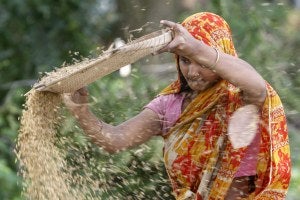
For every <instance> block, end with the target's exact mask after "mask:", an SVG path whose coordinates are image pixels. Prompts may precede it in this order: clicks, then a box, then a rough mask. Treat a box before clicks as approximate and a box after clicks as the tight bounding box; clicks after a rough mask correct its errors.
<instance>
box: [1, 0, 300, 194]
mask: <svg viewBox="0 0 300 200" xmlns="http://www.w3.org/2000/svg"><path fill="white" fill-rule="evenodd" d="M158 7H159V8H161V9H164V10H163V11H161V12H159V11H160V10H157V8H158ZM153 10H155V11H156V10H157V12H156V13H155V16H156V17H155V16H153ZM199 11H212V12H216V13H218V14H220V15H222V16H223V17H224V18H225V19H226V20H227V21H228V23H229V24H230V25H231V28H232V32H233V36H234V40H235V45H236V48H237V50H238V52H239V56H240V57H242V58H244V59H245V60H247V61H248V62H250V63H251V64H252V65H253V66H255V67H256V69H257V70H258V71H259V72H260V73H261V74H262V76H263V77H264V78H265V79H266V80H267V81H269V82H270V83H271V84H272V85H273V86H274V87H275V88H276V90H277V91H278V92H279V94H280V96H281V98H282V101H283V103H284V106H285V107H286V113H287V116H288V121H289V133H290V140H291V151H292V161H293V171H292V173H293V177H292V182H291V187H290V191H289V193H288V199H297V198H296V195H297V194H298V192H299V191H300V188H299V185H300V171H299V168H300V159H299V156H297V155H298V153H299V152H300V149H299V147H298V146H299V145H298V144H299V143H300V136H299V121H300V113H299V111H300V106H299V105H300V104H299V95H300V91H299V86H300V75H299V73H300V68H299V66H300V57H299V52H300V35H299V30H300V20H299V19H300V14H299V12H300V11H299V10H297V9H295V8H293V7H292V6H291V5H290V4H289V1H276V0H275V1H258V0H250V1H239V0H232V1H220V0H212V1H199V2H196V3H195V6H194V7H193V8H187V7H184V6H183V4H182V3H179V1H175V0H174V1H173V0H162V1H157V2H153V1H150V0H145V1H138V0H131V1H126V2H125V1H122V0H111V1H110V0H86V1H80V0H58V1H50V0H43V1H41V0H23V1H21V0H0V199H4V200H6V199H8V200H11V199H22V198H21V196H20V192H21V188H20V184H18V182H20V180H19V177H18V176H17V164H16V162H15V155H14V145H15V140H16V138H17V134H18V128H19V117H20V115H21V111H22V108H23V107H22V104H24V96H23V95H24V94H25V93H26V92H27V91H28V90H30V88H31V85H32V84H33V83H34V82H35V81H36V80H37V79H38V78H39V77H40V76H41V75H42V74H40V72H47V71H51V70H52V69H53V68H54V67H58V66H60V65H61V64H62V63H63V62H67V63H71V62H73V61H74V60H76V59H80V57H81V56H83V57H92V56H95V55H98V54H99V53H101V50H102V49H105V48H106V47H107V46H108V45H109V44H110V43H112V42H113V40H114V38H116V37H122V38H123V39H125V40H126V39H128V37H129V36H131V32H129V30H133V29H136V28H139V27H142V26H143V25H144V24H146V22H148V21H154V22H153V24H152V25H151V26H147V27H145V28H144V29H143V30H144V31H145V32H146V31H148V32H149V31H152V30H154V29H158V28H159V25H158V20H159V19H163V18H164V19H170V20H173V21H182V19H184V18H185V17H186V16H188V15H190V14H192V13H194V12H199ZM145 32H143V31H142V32H140V33H139V32H135V34H136V35H138V34H144V33H145ZM97 47H98V48H97ZM77 52H79V53H77ZM166 60H170V58H168V57H167V58H165V59H164V60H163V61H164V62H165V61H166ZM152 61H153V62H155V63H157V60H155V59H153V60H152V59H150V62H152ZM158 61H161V60H158ZM145 64H151V63H147V62H142V61H141V62H137V63H135V64H134V65H133V67H134V68H133V69H134V70H133V73H132V74H131V76H130V77H127V78H121V77H119V75H118V73H113V74H111V75H109V76H107V77H105V78H103V79H101V80H98V81H97V82H95V83H93V84H91V85H90V86H89V90H90V93H91V96H92V98H91V101H92V105H93V107H92V108H93V109H94V112H95V113H96V114H97V115H98V116H99V117H101V118H103V119H105V121H107V122H110V123H112V124H117V123H120V122H122V121H124V120H125V119H128V118H129V117H131V116H134V115H135V114H137V113H138V112H139V111H140V110H141V109H142V107H143V105H145V104H146V103H147V102H149V101H150V100H151V99H152V98H153V97H154V96H155V94H157V93H158V92H159V91H160V90H161V89H162V88H163V87H164V86H165V85H166V84H167V82H168V81H169V80H161V79H160V78H158V77H159V76H156V75H154V74H150V75H149V74H144V73H143V72H142V69H143V65H145ZM65 115H66V118H65V119H64V121H63V125H62V127H61V129H62V130H61V132H62V134H67V135H68V137H70V141H72V142H76V143H78V145H79V146H82V145H83V144H86V143H89V141H88V140H86V139H85V138H84V137H83V134H82V133H81V130H80V129H79V128H78V127H76V126H74V125H75V124H76V123H75V121H74V119H73V118H72V117H71V116H69V115H68V114H67V112H66V113H65ZM161 148H162V140H161V139H160V138H158V137H157V138H156V137H155V138H154V139H153V140H151V141H149V142H148V143H147V144H145V145H141V146H140V147H137V148H135V149H132V150H129V151H126V152H123V153H120V154H117V155H113V156H111V155H108V154H106V153H105V152H104V151H102V150H101V149H99V148H96V147H95V146H93V145H92V144H91V145H90V149H88V150H87V152H86V155H89V156H86V157H85V158H86V159H87V162H89V163H90V164H91V165H92V164H99V166H103V169H110V168H112V169H113V170H110V171H105V173H104V172H102V173H98V172H99V171H97V173H98V175H96V174H95V177H99V178H101V179H103V181H104V182H105V184H106V185H107V186H109V188H110V190H108V191H107V193H106V194H103V195H104V196H102V199H107V198H108V196H109V195H112V194H113V195H114V197H116V198H117V199H126V198H125V197H128V196H132V198H133V199H134V198H136V199H170V198H171V197H170V196H169V195H170V193H171V189H170V187H169V182H168V180H167V175H166V173H165V171H164V167H163V163H162V160H161ZM74 155H75V156H76V152H75V153H74ZM90 158H94V160H93V159H90ZM124 172H128V173H124ZM129 172H130V173H129ZM105 195H107V196H105Z"/></svg>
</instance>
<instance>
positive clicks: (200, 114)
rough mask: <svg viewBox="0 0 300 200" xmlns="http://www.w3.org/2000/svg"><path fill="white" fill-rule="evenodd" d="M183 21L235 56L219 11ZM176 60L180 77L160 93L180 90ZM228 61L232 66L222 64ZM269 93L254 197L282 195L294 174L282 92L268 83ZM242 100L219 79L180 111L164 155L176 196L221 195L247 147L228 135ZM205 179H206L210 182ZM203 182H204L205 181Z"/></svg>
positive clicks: (194, 32)
mask: <svg viewBox="0 0 300 200" xmlns="http://www.w3.org/2000/svg"><path fill="white" fill-rule="evenodd" d="M182 25H183V26H184V27H185V28H186V29H187V30H188V31H189V32H190V34H192V35H193V36H194V37H195V38H196V39H199V40H201V41H203V42H204V43H205V44H207V45H209V46H213V47H216V48H218V49H219V50H220V51H222V52H224V53H227V54H229V55H232V56H237V54H236V51H235V48H234V45H233V41H232V36H231V31H230V28H229V26H228V24H227V23H226V21H225V20H224V19H223V18H221V17H220V16H218V15H216V14H213V13H209V12H201V13H197V14H194V15H192V16H190V17H188V18H187V19H185V20H184V21H183V23H182ZM176 60H177V69H178V79H177V80H176V81H175V82H173V83H172V84H170V85H169V86H168V87H166V88H165V89H164V90H163V91H162V92H161V93H160V94H161V95H166V94H172V93H179V92H181V91H182V87H183V82H184V79H183V76H182V74H181V72H180V68H179V66H178V59H176ZM223 67H230V66H223ZM266 89H267V98H266V100H265V102H264V104H263V106H262V109H261V122H260V123H259V128H258V132H259V134H260V145H259V146H260V150H259V154H258V165H257V180H256V190H255V192H254V193H252V194H251V197H250V199H273V198H274V196H275V198H276V199H278V197H280V198H279V199H284V197H285V195H286V192H287V189H288V185H289V180H290V150H289V144H288V134H287V126H286V118H285V114H284V110H283V106H282V103H281V101H280V98H279V96H278V95H277V93H276V92H275V91H274V90H273V88H272V87H271V86H270V85H269V84H268V83H266ZM242 105H243V101H242V98H241V91H240V89H239V88H237V87H235V86H234V85H232V84H230V83H229V82H228V81H226V80H220V81H219V82H218V83H216V84H215V85H214V86H212V87H211V88H209V89H207V90H205V91H203V92H201V93H200V94H199V95H198V96H197V97H196V98H195V99H194V100H193V101H192V102H191V103H190V104H189V105H188V106H187V107H186V109H185V110H184V111H183V112H182V113H181V115H180V117H179V119H178V120H177V122H176V124H175V125H174V127H172V128H171V129H170V131H169V133H168V134H167V136H165V146H164V160H165V164H166V169H167V172H168V175H169V177H170V180H171V183H172V187H173V189H174V193H175V196H176V199H185V198H187V197H188V196H189V195H190V194H191V192H192V193H194V194H195V195H196V199H202V198H203V196H205V198H207V199H223V198H224V197H225V196H226V194H227V191H228V189H229V187H230V184H231V183H232V180H233V179H234V175H235V173H236V172H237V170H238V168H239V166H240V163H241V159H242V158H243V156H244V155H245V151H246V150H247V148H246V147H245V148H239V149H234V148H233V147H232V145H231V143H230V142H229V140H228V139H227V125H228V120H229V118H230V116H231V115H232V114H233V112H234V111H235V110H237V109H238V108H239V107H241V106H242ZM205 182H208V184H206V183H205ZM203 183H204V184H203Z"/></svg>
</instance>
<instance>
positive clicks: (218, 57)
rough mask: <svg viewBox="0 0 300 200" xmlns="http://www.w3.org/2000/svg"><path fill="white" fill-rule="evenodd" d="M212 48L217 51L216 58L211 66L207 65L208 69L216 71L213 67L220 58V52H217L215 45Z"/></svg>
mask: <svg viewBox="0 0 300 200" xmlns="http://www.w3.org/2000/svg"><path fill="white" fill-rule="evenodd" d="M213 48H214V50H215V51H216V53H217V58H216V61H215V63H214V64H213V65H212V66H210V67H208V69H210V70H212V71H213V72H216V70H215V67H216V65H217V64H218V62H219V59H220V53H219V50H218V49H217V48H216V47H213Z"/></svg>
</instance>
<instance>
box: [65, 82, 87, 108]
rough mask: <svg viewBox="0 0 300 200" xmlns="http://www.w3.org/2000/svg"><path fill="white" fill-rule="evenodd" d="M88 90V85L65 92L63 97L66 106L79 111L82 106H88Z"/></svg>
mask: <svg viewBox="0 0 300 200" xmlns="http://www.w3.org/2000/svg"><path fill="white" fill-rule="evenodd" d="M88 97H89V94H88V90H87V88H86V87H83V88H80V89H79V90H77V91H75V92H74V93H65V94H63V96H62V98H63V101H64V104H65V105H66V107H67V108H68V109H69V110H70V111H71V112H74V111H77V110H80V109H81V108H88Z"/></svg>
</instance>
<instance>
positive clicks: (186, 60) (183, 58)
mask: <svg viewBox="0 0 300 200" xmlns="http://www.w3.org/2000/svg"><path fill="white" fill-rule="evenodd" d="M180 60H181V62H183V63H185V64H189V63H190V60H189V59H188V58H185V57H180Z"/></svg>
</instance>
